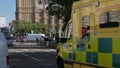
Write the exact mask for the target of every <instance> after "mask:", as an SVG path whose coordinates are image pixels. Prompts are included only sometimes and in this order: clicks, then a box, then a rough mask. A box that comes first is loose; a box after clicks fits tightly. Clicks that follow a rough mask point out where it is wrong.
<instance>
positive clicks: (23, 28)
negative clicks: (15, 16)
mask: <svg viewBox="0 0 120 68" xmlns="http://www.w3.org/2000/svg"><path fill="white" fill-rule="evenodd" d="M14 24H15V31H16V33H20V34H24V33H31V30H33V32H34V33H44V34H45V33H46V32H45V31H43V29H45V30H46V28H48V27H47V25H45V24H44V23H40V22H36V23H33V22H27V21H14Z"/></svg>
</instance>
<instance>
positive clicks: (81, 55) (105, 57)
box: [75, 38, 120, 68]
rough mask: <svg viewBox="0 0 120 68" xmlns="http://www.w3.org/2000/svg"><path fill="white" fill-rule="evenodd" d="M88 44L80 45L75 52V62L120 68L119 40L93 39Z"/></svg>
mask: <svg viewBox="0 0 120 68" xmlns="http://www.w3.org/2000/svg"><path fill="white" fill-rule="evenodd" d="M89 44H90V45H85V44H81V45H80V47H79V48H78V49H77V50H76V52H75V60H76V61H78V62H81V63H88V64H95V65H98V66H104V67H115V68H120V38H113V39H112V38H99V39H98V38H94V39H92V40H91V41H90V43H89Z"/></svg>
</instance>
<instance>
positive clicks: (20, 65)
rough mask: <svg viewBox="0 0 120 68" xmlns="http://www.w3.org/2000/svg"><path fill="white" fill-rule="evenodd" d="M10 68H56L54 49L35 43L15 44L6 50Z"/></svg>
mask: <svg viewBox="0 0 120 68" xmlns="http://www.w3.org/2000/svg"><path fill="white" fill-rule="evenodd" d="M8 51H9V56H10V68H58V67H57V64H56V60H55V49H50V48H46V47H45V46H38V45H36V43H16V45H14V46H13V47H10V48H9V49H8Z"/></svg>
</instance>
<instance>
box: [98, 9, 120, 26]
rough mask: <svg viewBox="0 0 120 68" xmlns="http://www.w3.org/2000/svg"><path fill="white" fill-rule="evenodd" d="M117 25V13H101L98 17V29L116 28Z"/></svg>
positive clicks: (118, 17)
mask: <svg viewBox="0 0 120 68" xmlns="http://www.w3.org/2000/svg"><path fill="white" fill-rule="evenodd" d="M119 23H120V12H119V11H111V12H107V13H101V14H100V16H99V24H100V28H110V27H118V26H119Z"/></svg>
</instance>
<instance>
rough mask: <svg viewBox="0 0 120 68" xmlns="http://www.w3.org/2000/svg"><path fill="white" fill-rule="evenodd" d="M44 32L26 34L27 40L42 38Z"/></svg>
mask: <svg viewBox="0 0 120 68" xmlns="http://www.w3.org/2000/svg"><path fill="white" fill-rule="evenodd" d="M44 37H45V34H28V35H27V41H28V42H36V39H37V40H44Z"/></svg>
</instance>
